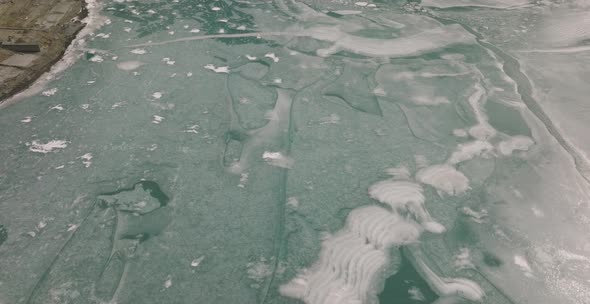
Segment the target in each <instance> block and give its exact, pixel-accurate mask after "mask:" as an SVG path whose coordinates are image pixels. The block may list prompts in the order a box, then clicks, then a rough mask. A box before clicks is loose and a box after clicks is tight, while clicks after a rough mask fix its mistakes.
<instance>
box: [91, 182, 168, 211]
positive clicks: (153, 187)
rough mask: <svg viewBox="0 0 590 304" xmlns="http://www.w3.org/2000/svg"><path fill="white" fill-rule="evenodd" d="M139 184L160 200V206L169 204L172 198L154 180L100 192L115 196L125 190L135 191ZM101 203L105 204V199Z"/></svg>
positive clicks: (104, 194) (103, 194)
mask: <svg viewBox="0 0 590 304" xmlns="http://www.w3.org/2000/svg"><path fill="white" fill-rule="evenodd" d="M137 186H141V188H142V189H143V190H144V191H146V192H147V193H149V194H150V196H151V197H153V198H155V199H156V200H158V202H159V203H160V207H163V206H166V205H168V202H169V201H170V198H169V197H168V196H167V195H166V194H165V193H164V191H162V189H160V186H159V185H158V183H156V182H153V181H140V182H137V183H135V184H134V185H133V186H132V187H129V188H121V189H119V190H116V191H112V192H106V193H102V194H100V196H115V195H117V194H120V193H123V192H129V191H133V190H135V188H136V187H137ZM101 205H103V206H104V201H103V202H101Z"/></svg>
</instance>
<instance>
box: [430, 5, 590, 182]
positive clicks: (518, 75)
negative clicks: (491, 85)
mask: <svg viewBox="0 0 590 304" xmlns="http://www.w3.org/2000/svg"><path fill="white" fill-rule="evenodd" d="M429 16H430V17H432V18H434V19H436V20H438V21H440V22H443V23H449V22H452V23H456V24H459V25H461V26H462V27H463V28H464V29H465V30H467V31H468V32H470V33H471V34H473V35H474V36H475V37H476V41H477V42H478V44H479V45H481V46H482V47H483V48H485V49H488V50H490V51H491V52H492V53H494V54H495V55H496V56H498V57H499V58H501V59H502V60H503V61H504V72H505V73H506V74H507V75H508V77H510V78H511V79H512V80H514V82H515V83H516V91H517V93H518V94H519V95H520V97H521V99H522V101H523V102H524V104H525V105H526V106H527V108H528V109H529V110H530V111H531V112H532V113H533V115H535V117H537V118H538V119H539V120H540V121H541V122H542V123H543V125H544V126H545V127H546V128H547V131H549V134H551V136H553V138H555V139H556V140H557V142H558V143H559V145H560V146H561V147H562V148H563V149H564V150H565V151H566V152H567V153H568V154H569V155H570V156H571V157H572V159H573V160H574V164H575V167H576V170H577V171H578V172H579V173H580V175H581V176H582V177H584V179H586V181H587V182H589V183H590V164H589V163H588V161H587V160H586V159H585V157H584V156H583V155H582V154H580V153H579V152H578V151H577V149H576V147H575V146H574V145H572V144H571V143H570V142H569V141H568V140H567V139H566V138H565V137H564V136H563V135H561V133H559V130H558V129H557V127H556V126H555V124H554V123H553V121H552V120H551V118H549V116H548V115H547V114H546V113H545V111H544V110H543V108H542V107H541V105H540V104H539V102H538V101H536V100H535V98H533V88H532V84H531V80H530V79H529V78H528V77H527V75H526V74H525V73H524V72H523V71H522V70H521V68H520V62H519V61H518V60H517V59H516V58H514V57H512V56H511V55H509V54H508V53H506V52H505V51H503V50H501V49H500V48H498V47H496V46H495V45H493V44H491V43H489V42H486V41H485V40H484V37H483V36H482V35H481V34H479V33H478V32H477V31H475V30H473V29H471V28H470V27H469V26H467V25H465V24H463V23H461V22H458V21H455V20H449V19H445V18H441V17H437V16H434V15H429Z"/></svg>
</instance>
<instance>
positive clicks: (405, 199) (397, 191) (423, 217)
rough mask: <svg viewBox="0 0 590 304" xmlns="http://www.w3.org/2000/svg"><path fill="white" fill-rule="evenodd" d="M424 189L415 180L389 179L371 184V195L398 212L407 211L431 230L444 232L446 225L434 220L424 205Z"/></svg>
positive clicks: (425, 227)
mask: <svg viewBox="0 0 590 304" xmlns="http://www.w3.org/2000/svg"><path fill="white" fill-rule="evenodd" d="M422 191H423V190H422V186H420V185H419V184H416V183H414V182H410V181H404V180H392V179H388V180H383V181H380V182H377V183H375V184H373V185H371V186H370V187H369V196H370V197H371V198H373V199H375V200H377V201H379V202H381V203H383V204H387V205H389V206H390V207H391V208H392V209H394V210H396V211H397V212H405V211H407V212H408V213H410V214H412V215H413V216H414V217H415V218H416V220H417V221H418V222H420V224H422V226H423V227H424V229H426V230H428V231H430V232H433V233H442V232H444V231H445V227H444V226H442V225H441V224H439V223H437V222H436V221H434V220H433V219H432V217H431V216H430V214H429V213H428V210H426V208H425V207H424V200H425V199H424V194H423V193H422Z"/></svg>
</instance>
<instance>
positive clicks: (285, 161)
mask: <svg viewBox="0 0 590 304" xmlns="http://www.w3.org/2000/svg"><path fill="white" fill-rule="evenodd" d="M262 159H264V161H265V162H266V163H267V164H269V165H271V166H275V167H280V168H285V169H291V168H292V167H293V162H294V161H293V159H292V158H290V157H288V156H285V155H283V154H282V153H281V152H269V151H265V152H264V153H263V154H262Z"/></svg>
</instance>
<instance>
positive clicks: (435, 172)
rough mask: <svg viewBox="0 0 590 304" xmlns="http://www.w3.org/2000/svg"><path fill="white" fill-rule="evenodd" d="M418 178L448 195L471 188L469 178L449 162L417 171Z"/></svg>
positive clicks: (461, 192)
mask: <svg viewBox="0 0 590 304" xmlns="http://www.w3.org/2000/svg"><path fill="white" fill-rule="evenodd" d="M416 179H417V180H418V181H420V182H421V183H424V184H427V185H430V186H432V187H434V188H436V189H437V190H439V191H443V192H445V193H446V194H448V195H460V194H463V193H465V192H466V191H467V190H469V179H468V178H467V177H466V176H465V175H464V174H463V173H461V172H460V171H458V170H457V169H455V168H454V167H453V166H451V165H448V164H441V165H433V166H430V167H426V168H424V169H421V170H420V171H418V172H417V173H416Z"/></svg>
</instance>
